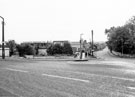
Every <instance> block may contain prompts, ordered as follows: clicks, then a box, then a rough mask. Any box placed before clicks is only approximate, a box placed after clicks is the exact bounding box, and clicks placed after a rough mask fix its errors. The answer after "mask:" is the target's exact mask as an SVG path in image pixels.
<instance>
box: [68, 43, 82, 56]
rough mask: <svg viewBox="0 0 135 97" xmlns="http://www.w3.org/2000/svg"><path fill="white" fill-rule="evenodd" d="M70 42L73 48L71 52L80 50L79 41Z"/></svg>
mask: <svg viewBox="0 0 135 97" xmlns="http://www.w3.org/2000/svg"><path fill="white" fill-rule="evenodd" d="M70 44H71V47H72V50H73V54H75V53H76V52H78V51H80V42H70Z"/></svg>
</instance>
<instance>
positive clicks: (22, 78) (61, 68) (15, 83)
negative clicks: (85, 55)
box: [0, 59, 135, 97]
mask: <svg viewBox="0 0 135 97" xmlns="http://www.w3.org/2000/svg"><path fill="white" fill-rule="evenodd" d="M127 64H133V63H128V62H127V63H125V62H118V63H117V62H116V61H115V62H112V61H107V60H101V59H100V60H99V59H96V60H89V61H87V62H74V61H61V60H56V61H37V60H36V61H34V60H25V59H21V60H5V61H2V60H1V61H0V97H135V72H134V71H135V68H134V67H133V66H131V65H129V66H127Z"/></svg>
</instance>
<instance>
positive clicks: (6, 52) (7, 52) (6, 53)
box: [0, 48, 9, 57]
mask: <svg viewBox="0 0 135 97" xmlns="http://www.w3.org/2000/svg"><path fill="white" fill-rule="evenodd" d="M5 56H6V57H9V48H5ZM0 57H2V48H0Z"/></svg>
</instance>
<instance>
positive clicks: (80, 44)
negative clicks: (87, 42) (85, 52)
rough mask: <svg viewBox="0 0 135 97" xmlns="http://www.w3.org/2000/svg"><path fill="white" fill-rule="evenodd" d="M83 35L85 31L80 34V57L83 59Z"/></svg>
mask: <svg viewBox="0 0 135 97" xmlns="http://www.w3.org/2000/svg"><path fill="white" fill-rule="evenodd" d="M82 35H83V33H81V34H80V59H82V46H81V44H82Z"/></svg>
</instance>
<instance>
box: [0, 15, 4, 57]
mask: <svg viewBox="0 0 135 97" xmlns="http://www.w3.org/2000/svg"><path fill="white" fill-rule="evenodd" d="M0 18H1V19H2V59H5V47H4V18H3V17H2V16H0Z"/></svg>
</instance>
